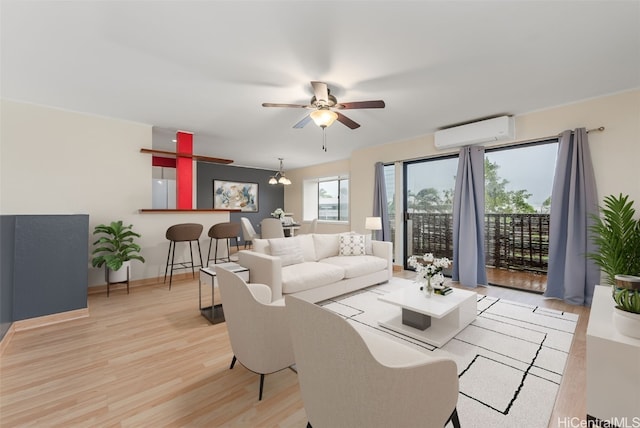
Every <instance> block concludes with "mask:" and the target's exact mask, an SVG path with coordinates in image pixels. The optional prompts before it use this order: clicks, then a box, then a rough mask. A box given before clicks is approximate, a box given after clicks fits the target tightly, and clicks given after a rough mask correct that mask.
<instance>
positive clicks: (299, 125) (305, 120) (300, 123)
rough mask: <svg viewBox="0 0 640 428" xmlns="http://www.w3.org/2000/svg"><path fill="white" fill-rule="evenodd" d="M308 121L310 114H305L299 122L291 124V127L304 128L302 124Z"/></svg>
mask: <svg viewBox="0 0 640 428" xmlns="http://www.w3.org/2000/svg"><path fill="white" fill-rule="evenodd" d="M309 122H311V116H309V115H306V116H305V117H304V118H303V119H302V120H301V121H300V122H298V123H296V124H295V125H293V127H294V128H296V129H300V128H304V126H305V125H306V124H307V123H309Z"/></svg>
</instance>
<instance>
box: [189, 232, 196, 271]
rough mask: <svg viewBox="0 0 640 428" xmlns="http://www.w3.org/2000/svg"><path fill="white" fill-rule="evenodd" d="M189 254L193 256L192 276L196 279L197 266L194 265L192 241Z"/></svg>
mask: <svg viewBox="0 0 640 428" xmlns="http://www.w3.org/2000/svg"><path fill="white" fill-rule="evenodd" d="M189 254H190V255H191V275H193V277H194V278H195V277H196V268H195V265H194V263H193V245H191V241H189Z"/></svg>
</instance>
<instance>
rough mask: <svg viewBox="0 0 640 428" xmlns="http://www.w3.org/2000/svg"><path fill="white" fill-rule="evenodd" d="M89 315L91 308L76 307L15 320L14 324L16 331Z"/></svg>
mask: <svg viewBox="0 0 640 428" xmlns="http://www.w3.org/2000/svg"><path fill="white" fill-rule="evenodd" d="M88 316H89V308H84V309H76V310H73V311H67V312H60V313H59V314H51V315H45V316H42V317H35V318H29V319H26V320H20V321H14V322H13V324H12V326H11V327H13V328H14V329H15V331H16V332H18V331H25V330H31V329H34V328H39V327H44V326H47V325H53V324H60V323H63V322H67V321H71V320H76V319H80V318H87V317H88Z"/></svg>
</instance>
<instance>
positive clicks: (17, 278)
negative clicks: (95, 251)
mask: <svg viewBox="0 0 640 428" xmlns="http://www.w3.org/2000/svg"><path fill="white" fill-rule="evenodd" d="M15 226H16V227H15V263H14V290H13V302H14V306H13V320H14V321H18V320H22V319H27V318H33V317H38V316H44V315H50V314H55V313H59V312H66V311H71V310H75V309H83V308H86V307H87V283H88V274H87V272H88V264H89V241H88V236H89V216H88V215H24V216H17V218H16V225H15Z"/></svg>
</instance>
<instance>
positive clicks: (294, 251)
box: [269, 238, 304, 267]
mask: <svg viewBox="0 0 640 428" xmlns="http://www.w3.org/2000/svg"><path fill="white" fill-rule="evenodd" d="M269 247H270V249H271V255H272V256H277V257H280V259H281V260H282V267H285V266H289V265H295V264H297V263H302V262H304V253H303V251H302V247H301V246H300V242H299V241H298V240H296V239H291V238H276V239H269Z"/></svg>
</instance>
